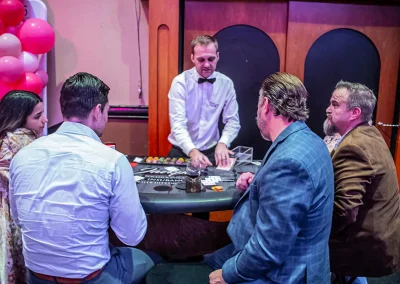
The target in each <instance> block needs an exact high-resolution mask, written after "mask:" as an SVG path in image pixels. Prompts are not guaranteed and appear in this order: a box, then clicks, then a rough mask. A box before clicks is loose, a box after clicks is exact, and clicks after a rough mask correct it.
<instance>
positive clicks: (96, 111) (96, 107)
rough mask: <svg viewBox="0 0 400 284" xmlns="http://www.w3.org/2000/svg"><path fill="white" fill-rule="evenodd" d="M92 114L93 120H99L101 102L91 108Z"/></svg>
mask: <svg viewBox="0 0 400 284" xmlns="http://www.w3.org/2000/svg"><path fill="white" fill-rule="evenodd" d="M93 114H94V119H95V120H100V118H101V115H102V111H101V104H97V105H96V106H95V107H94V108H93Z"/></svg>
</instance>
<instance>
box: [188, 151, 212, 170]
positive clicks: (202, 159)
mask: <svg viewBox="0 0 400 284" xmlns="http://www.w3.org/2000/svg"><path fill="white" fill-rule="evenodd" d="M189 157H190V159H192V160H193V161H194V162H197V163H200V165H201V167H202V168H206V167H207V166H212V164H211V162H210V160H209V159H208V158H207V156H206V155H204V154H203V153H202V152H200V151H199V150H197V149H192V150H191V151H190V152H189Z"/></svg>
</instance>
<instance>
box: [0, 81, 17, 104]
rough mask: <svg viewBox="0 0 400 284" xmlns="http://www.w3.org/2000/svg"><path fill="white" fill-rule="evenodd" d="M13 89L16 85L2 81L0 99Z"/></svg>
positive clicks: (0, 82) (0, 83)
mask: <svg viewBox="0 0 400 284" xmlns="http://www.w3.org/2000/svg"><path fill="white" fill-rule="evenodd" d="M12 90H15V88H14V85H12V84H7V83H5V82H2V81H0V100H1V99H2V98H3V97H4V95H5V94H7V93H8V92H9V91H12Z"/></svg>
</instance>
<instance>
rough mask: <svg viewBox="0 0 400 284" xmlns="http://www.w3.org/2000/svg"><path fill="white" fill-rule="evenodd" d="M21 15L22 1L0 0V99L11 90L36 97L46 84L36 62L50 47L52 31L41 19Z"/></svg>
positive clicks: (42, 71) (45, 79)
mask: <svg viewBox="0 0 400 284" xmlns="http://www.w3.org/2000/svg"><path fill="white" fill-rule="evenodd" d="M24 16H25V7H24V4H23V1H21V0H0V99H1V98H2V97H3V96H4V95H5V94H6V93H7V92H9V91H11V90H25V91H31V92H34V93H36V94H38V95H39V94H40V93H41V92H42V90H43V88H44V87H45V86H46V85H47V82H48V75H47V73H46V71H45V70H43V69H40V68H39V60H40V57H41V56H43V55H44V54H46V53H47V52H49V51H50V50H51V49H52V48H53V46H54V42H55V34H54V30H53V28H52V27H51V25H50V24H49V23H48V22H47V21H45V20H43V19H40V18H30V19H27V20H25V21H24Z"/></svg>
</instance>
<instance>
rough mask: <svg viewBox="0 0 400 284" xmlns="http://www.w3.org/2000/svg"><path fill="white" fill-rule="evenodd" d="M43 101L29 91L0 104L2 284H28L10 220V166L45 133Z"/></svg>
mask: <svg viewBox="0 0 400 284" xmlns="http://www.w3.org/2000/svg"><path fill="white" fill-rule="evenodd" d="M46 122H47V119H46V117H45V116H44V114H43V100H42V99H41V98H40V97H39V96H38V95H36V94H34V93H31V92H26V91H11V92H9V93H7V94H6V95H5V96H4V97H3V99H2V100H1V101H0V232H1V233H0V283H2V284H19V283H25V264H24V258H23V256H22V239H21V233H20V230H19V228H18V227H17V226H16V224H15V223H14V221H13V219H12V218H11V216H10V203H9V199H8V192H9V189H8V182H9V177H10V175H9V166H10V163H11V159H12V158H13V157H14V155H15V154H16V153H17V152H18V151H19V150H20V149H21V148H22V147H24V146H26V145H28V144H29V143H31V142H32V141H33V140H35V139H36V138H37V137H38V136H40V135H41V134H42V132H43V128H44V126H45V124H46Z"/></svg>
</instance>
